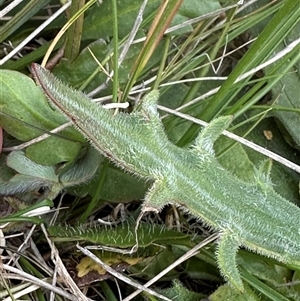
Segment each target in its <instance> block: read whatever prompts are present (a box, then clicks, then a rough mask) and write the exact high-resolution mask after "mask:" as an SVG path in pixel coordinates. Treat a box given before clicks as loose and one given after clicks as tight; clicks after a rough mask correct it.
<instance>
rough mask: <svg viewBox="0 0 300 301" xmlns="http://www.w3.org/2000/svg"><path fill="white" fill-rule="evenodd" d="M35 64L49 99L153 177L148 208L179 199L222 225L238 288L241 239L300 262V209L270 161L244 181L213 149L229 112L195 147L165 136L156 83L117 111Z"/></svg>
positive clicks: (131, 167)
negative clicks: (281, 190) (135, 103)
mask: <svg viewBox="0 0 300 301" xmlns="http://www.w3.org/2000/svg"><path fill="white" fill-rule="evenodd" d="M32 71H33V74H34V77H35V79H36V81H37V83H38V84H39V85H40V87H41V88H42V89H43V91H44V93H45V94H46V95H47V97H48V99H49V101H51V103H53V104H54V105H55V106H56V107H58V108H59V109H60V110H61V111H62V112H63V113H64V114H65V115H66V116H67V117H68V118H70V120H71V121H72V122H73V123H74V125H75V126H76V127H77V128H78V129H79V130H80V131H81V132H82V133H83V134H84V135H85V136H86V137H87V138H88V139H89V140H90V141H91V143H92V145H94V146H95V148H96V149H98V150H99V151H100V152H101V153H102V154H103V155H105V156H107V157H108V158H109V159H110V160H111V161H112V162H114V163H115V164H117V165H118V166H120V167H122V168H124V169H125V170H126V171H129V172H131V173H133V174H135V175H137V176H140V177H145V178H150V179H152V180H154V184H153V186H152V187H151V188H150V189H149V192H148V193H147V195H146V197H145V202H144V205H143V209H142V211H143V212H147V211H155V212H158V211H159V210H161V208H163V207H164V206H166V205H167V204H169V203H174V204H175V205H177V206H181V207H184V208H185V209H186V210H187V211H188V212H189V213H191V214H192V215H194V216H195V217H196V218H199V219H200V220H202V221H203V222H205V223H206V224H207V225H208V226H210V227H212V228H213V229H215V230H218V231H220V232H221V238H220V243H219V250H218V252H217V260H218V264H219V267H220V269H221V273H222V274H223V275H224V277H225V278H226V279H228V280H229V281H230V283H231V284H232V285H233V286H235V288H236V289H238V290H240V291H243V284H242V280H241V278H240V275H239V272H238V269H237V267H236V265H237V264H236V252H237V250H238V248H239V247H240V246H244V247H246V248H248V249H249V250H252V251H255V252H258V253H260V254H263V255H265V256H267V257H272V258H275V259H277V260H278V261H281V262H285V263H288V264H294V265H296V266H300V247H299V246H300V241H299V232H300V229H299V227H298V226H297V220H298V218H299V215H300V209H299V208H298V207H296V206H295V205H293V204H292V203H290V202H289V201H288V200H286V199H284V198H283V197H282V196H280V195H279V194H277V193H276V192H275V191H274V190H273V188H272V186H271V184H270V181H269V180H268V182H267V183H262V182H261V181H262V179H267V178H268V173H269V168H268V170H267V173H266V171H265V168H263V167H262V168H261V169H260V170H258V171H257V174H256V183H246V182H243V181H240V180H239V179H237V178H235V177H233V176H232V175H230V174H229V173H228V172H227V171H226V170H225V169H223V168H222V167H221V166H220V165H219V163H218V162H217V161H216V159H215V158H214V156H213V151H212V143H210V141H214V140H215V137H218V136H219V135H220V133H221V132H222V131H223V130H224V128H226V127H227V126H228V124H229V122H230V120H231V118H225V117H220V118H218V119H215V120H214V121H212V122H211V123H210V124H209V125H208V126H207V127H206V129H205V130H203V131H202V133H200V134H199V138H197V139H196V143H197V145H196V147H197V148H196V149H192V150H184V149H180V148H177V147H175V146H174V145H173V144H171V143H170V142H169V141H168V139H167V137H166V136H165V133H164V130H163V126H162V123H161V121H160V118H159V115H158V113H157V110H156V101H157V98H158V92H157V91H156V90H154V91H152V92H151V93H149V94H148V95H147V96H146V97H145V99H144V100H143V102H142V105H141V108H140V112H139V111H137V112H134V113H133V114H132V115H125V114H118V115H117V116H112V115H111V114H110V113H109V112H107V111H106V110H105V109H104V108H101V107H99V106H97V105H95V104H94V103H92V102H90V101H89V100H88V98H87V97H86V96H85V95H84V94H82V93H81V92H78V91H75V90H72V89H71V88H69V87H67V86H65V85H63V84H62V83H61V82H60V81H59V80H58V79H56V78H55V77H54V76H53V75H51V74H50V73H49V72H48V71H46V70H44V69H43V68H41V67H40V66H38V65H34V66H33V68H32ZM130 133H134V134H133V135H131V134H130ZM140 133H143V135H139V134H140ZM154 139H156V140H154ZM195 150H196V152H195ZM153 158H154V159H155V160H154V159H153ZM173 162H176V165H175V166H174V165H173ZM262 166H263V165H262ZM264 173H265V174H264ZM211 187H213V189H211ZM249 212H252V216H251V217H249ZM265 225H266V226H265ZM291 225H295V226H292V227H291ZM266 238H267V239H266Z"/></svg>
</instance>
